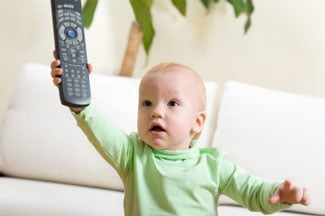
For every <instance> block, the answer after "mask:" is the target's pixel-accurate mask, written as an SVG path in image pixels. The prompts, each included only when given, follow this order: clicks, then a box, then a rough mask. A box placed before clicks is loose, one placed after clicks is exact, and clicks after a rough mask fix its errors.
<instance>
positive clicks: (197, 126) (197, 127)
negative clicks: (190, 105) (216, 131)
mask: <svg viewBox="0 0 325 216" xmlns="http://www.w3.org/2000/svg"><path fill="white" fill-rule="evenodd" d="M205 119H206V113H205V111H201V112H199V113H198V115H197V116H196V119H195V122H194V125H193V128H192V130H193V132H194V133H195V134H200V133H201V131H202V129H203V126H204V123H205Z"/></svg>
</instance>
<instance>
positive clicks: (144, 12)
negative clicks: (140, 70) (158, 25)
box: [130, 0, 155, 55]
mask: <svg viewBox="0 0 325 216" xmlns="http://www.w3.org/2000/svg"><path fill="white" fill-rule="evenodd" d="M152 2H153V0H130V3H131V6H132V8H133V12H134V15H135V19H136V20H137V22H138V23H140V25H141V28H142V32H143V38H142V43H143V46H144V49H145V51H146V53H147V55H148V54H149V51H150V47H151V44H152V40H153V38H154V35H155V30H154V28H153V24H152V16H151V12H150V9H151V6H152Z"/></svg>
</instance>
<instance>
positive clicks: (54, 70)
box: [51, 51, 93, 86]
mask: <svg viewBox="0 0 325 216" xmlns="http://www.w3.org/2000/svg"><path fill="white" fill-rule="evenodd" d="M53 56H54V58H56V56H57V55H56V51H54V52H53ZM59 66H60V60H58V59H56V60H54V61H52V62H51V76H52V78H53V83H54V85H56V86H58V85H60V83H61V78H60V77H61V75H62V69H61V68H59ZM87 67H88V71H89V73H91V72H92V70H93V67H92V65H91V64H87Z"/></svg>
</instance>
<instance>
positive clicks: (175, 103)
mask: <svg viewBox="0 0 325 216" xmlns="http://www.w3.org/2000/svg"><path fill="white" fill-rule="evenodd" d="M178 105H179V104H178V103H177V102H176V101H169V102H168V106H172V107H175V106H178Z"/></svg>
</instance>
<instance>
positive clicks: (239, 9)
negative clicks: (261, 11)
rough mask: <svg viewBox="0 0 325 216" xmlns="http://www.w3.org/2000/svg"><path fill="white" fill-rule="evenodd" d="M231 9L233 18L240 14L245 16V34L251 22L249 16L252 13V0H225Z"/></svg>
mask: <svg viewBox="0 0 325 216" xmlns="http://www.w3.org/2000/svg"><path fill="white" fill-rule="evenodd" d="M227 1H228V2H229V3H230V4H231V5H232V7H233V8H234V12H235V16H236V17H239V16H240V15H241V14H243V13H245V14H246V16H247V19H246V22H245V26H244V30H245V33H247V31H248V29H249V28H250V26H251V24H252V21H251V16H252V14H253V11H254V5H253V1H252V0H227Z"/></svg>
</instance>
